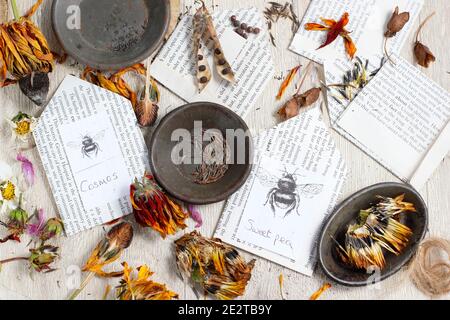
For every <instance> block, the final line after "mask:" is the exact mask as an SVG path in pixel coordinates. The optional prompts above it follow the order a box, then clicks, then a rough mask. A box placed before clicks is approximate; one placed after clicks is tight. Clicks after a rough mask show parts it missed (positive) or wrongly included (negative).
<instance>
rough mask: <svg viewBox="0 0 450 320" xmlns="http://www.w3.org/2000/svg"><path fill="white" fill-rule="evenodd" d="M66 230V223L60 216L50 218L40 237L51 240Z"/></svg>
mask: <svg viewBox="0 0 450 320" xmlns="http://www.w3.org/2000/svg"><path fill="white" fill-rule="evenodd" d="M63 231H64V224H63V222H62V221H61V220H60V219H58V218H51V219H48V220H47V222H46V223H45V226H44V228H43V230H42V233H41V235H40V238H41V240H42V241H47V240H50V239H51V238H53V237H57V236H59V235H60V234H61V233H62V232H63Z"/></svg>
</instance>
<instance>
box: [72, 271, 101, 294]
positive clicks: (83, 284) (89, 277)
mask: <svg viewBox="0 0 450 320" xmlns="http://www.w3.org/2000/svg"><path fill="white" fill-rule="evenodd" d="M94 275H95V273H94V272H90V273H89V274H88V275H87V277H86V278H85V279H84V280H83V282H82V283H81V284H80V287H79V288H78V289H76V290H75V291H74V292H73V293H72V294H71V295H70V297H69V298H68V300H75V298H76V297H78V295H79V294H80V293H81V291H83V289H84V288H85V287H86V286H87V284H88V283H89V281H91V279H92V277H93V276H94Z"/></svg>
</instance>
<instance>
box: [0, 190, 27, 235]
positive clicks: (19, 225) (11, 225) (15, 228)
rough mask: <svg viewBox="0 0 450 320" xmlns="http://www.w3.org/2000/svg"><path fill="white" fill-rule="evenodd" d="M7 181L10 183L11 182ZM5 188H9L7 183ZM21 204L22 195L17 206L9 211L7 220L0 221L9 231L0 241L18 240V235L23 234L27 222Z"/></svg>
mask: <svg viewBox="0 0 450 320" xmlns="http://www.w3.org/2000/svg"><path fill="white" fill-rule="evenodd" d="M8 183H9V184H10V183H11V182H8ZM6 188H9V186H8V185H7V186H6ZM0 190H1V187H0ZM3 201H5V200H3ZM21 205H22V195H20V196H19V203H18V206H17V208H15V209H13V210H11V211H10V212H9V217H8V222H6V223H5V222H2V221H0V225H2V226H4V227H5V228H6V229H8V233H9V235H8V236H7V237H5V238H3V239H0V243H4V242H7V241H9V240H14V241H17V242H20V236H21V235H22V234H24V232H25V230H26V227H27V222H28V213H27V212H26V211H25V210H23V209H22V207H21Z"/></svg>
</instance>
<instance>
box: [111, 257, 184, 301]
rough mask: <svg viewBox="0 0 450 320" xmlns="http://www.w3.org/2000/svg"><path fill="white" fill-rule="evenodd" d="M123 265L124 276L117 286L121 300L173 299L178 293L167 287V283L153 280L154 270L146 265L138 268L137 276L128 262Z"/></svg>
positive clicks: (118, 297) (117, 292) (118, 296)
mask: <svg viewBox="0 0 450 320" xmlns="http://www.w3.org/2000/svg"><path fill="white" fill-rule="evenodd" d="M122 265H123V277H122V280H121V281H120V285H119V286H118V287H117V290H116V294H117V299H119V300H172V299H176V298H178V294H176V293H175V292H172V291H170V290H168V289H167V287H166V285H164V284H160V283H157V282H153V281H152V280H150V279H149V278H150V276H151V275H153V272H151V271H150V269H149V268H148V267H147V266H146V265H143V266H140V267H139V268H137V271H138V274H137V277H136V278H135V277H133V275H132V273H133V269H132V268H131V267H129V266H128V264H127V263H126V262H124V263H122Z"/></svg>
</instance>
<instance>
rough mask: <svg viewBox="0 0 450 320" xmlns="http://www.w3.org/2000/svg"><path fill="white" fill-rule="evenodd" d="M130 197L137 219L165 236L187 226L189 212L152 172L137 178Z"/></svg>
mask: <svg viewBox="0 0 450 320" xmlns="http://www.w3.org/2000/svg"><path fill="white" fill-rule="evenodd" d="M130 198H131V203H132V205H133V213H134V217H135V218H136V221H137V222H138V223H139V224H140V225H141V226H143V227H149V228H152V229H154V230H155V231H158V232H159V234H160V235H161V236H162V237H163V238H165V237H166V236H167V235H171V234H175V233H176V232H177V231H179V230H180V229H184V228H186V224H185V220H186V219H187V218H188V217H189V213H188V212H185V211H184V210H183V208H182V207H181V206H180V205H179V204H178V203H176V202H175V201H174V200H172V199H171V198H170V197H169V196H167V195H166V193H165V192H164V191H163V190H162V189H161V187H160V186H159V185H158V184H157V183H156V181H155V179H154V178H153V176H152V175H151V174H148V173H146V174H145V175H144V176H143V177H142V180H141V181H139V180H137V179H136V180H135V182H134V183H133V184H132V185H131V187H130Z"/></svg>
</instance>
